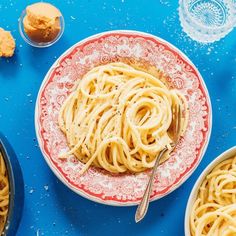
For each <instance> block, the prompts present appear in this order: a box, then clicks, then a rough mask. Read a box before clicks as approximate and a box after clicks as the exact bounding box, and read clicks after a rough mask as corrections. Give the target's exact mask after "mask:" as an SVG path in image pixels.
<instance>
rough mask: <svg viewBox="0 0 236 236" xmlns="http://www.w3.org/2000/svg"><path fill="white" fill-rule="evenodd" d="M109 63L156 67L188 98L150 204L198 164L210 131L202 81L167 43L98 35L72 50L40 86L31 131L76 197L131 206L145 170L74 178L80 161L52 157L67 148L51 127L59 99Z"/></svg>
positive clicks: (141, 36) (130, 34) (134, 35)
mask: <svg viewBox="0 0 236 236" xmlns="http://www.w3.org/2000/svg"><path fill="white" fill-rule="evenodd" d="M112 61H125V62H127V63H138V64H139V65H141V66H144V67H146V69H148V67H150V68H158V69H160V70H161V71H163V72H164V73H165V74H166V75H167V81H168V83H169V86H170V87H174V88H176V89H178V90H180V91H181V92H182V93H183V94H184V95H185V96H186V98H187V100H188V104H189V108H190V121H189V125H188V128H187V131H186V133H185V136H184V137H183V139H182V141H181V142H180V143H179V145H178V147H177V148H176V150H175V151H174V152H173V153H172V155H171V156H170V158H169V159H168V160H167V161H166V162H164V163H163V164H161V165H160V166H159V168H158V171H157V174H156V176H155V180H154V186H153V192H152V195H151V199H152V200H155V199H158V198H161V197H163V196H164V195H167V194H168V193H170V192H171V191H173V190H174V189H176V188H177V187H179V186H180V185H181V184H182V183H183V182H184V181H185V180H186V179H187V178H188V177H189V176H190V174H191V173H192V172H193V170H194V169H195V168H196V167H197V166H198V164H199V162H200V160H201V159H202V156H203V154H204V152H205V150H206V147H207V144H208V140H209V136H210V132H211V104H210V99H209V95H208V92H207V89H206V86H205V84H204V82H203V79H202V77H201V75H200V74H199V72H198V70H197V69H196V68H195V66H194V65H193V64H192V63H191V61H190V60H189V59H188V58H187V57H186V56H185V55H184V54H183V53H182V52H180V51H179V50H178V49H176V48H175V47H174V46H172V45H171V44H169V43H167V42H166V41H164V40H162V39H160V38H157V37H155V36H153V35H150V34H146V33H141V32H135V31H111V32H105V33H101V34H98V35H95V36H92V37H89V38H87V39H85V40H83V41H81V42H79V43H77V44H76V45H74V46H72V47H71V48H70V49H69V50H68V51H66V52H65V53H64V54H63V55H62V56H61V57H60V58H59V59H58V60H57V61H56V62H55V63H54V65H53V66H52V67H51V69H50V70H49V72H48V73H47V75H46V77H45V79H44V81H43V83H42V85H41V88H40V90H39V94H38V99H37V103H36V110H35V127H36V133H37V137H38V142H39V145H40V148H41V150H42V153H43V155H44V158H45V160H46V161H47V163H48V165H49V166H50V168H51V169H52V171H53V172H54V173H55V174H56V176H57V177H58V178H59V179H60V180H61V181H62V182H63V183H64V184H65V185H67V186H68V187H69V188H71V189H72V190H73V191H75V192H76V193H78V194H80V195H82V196H84V197H86V198H88V199H91V200H93V201H96V202H99V203H104V204H108V205H119V206H124V205H135V204H137V203H138V202H139V201H140V199H141V197H142V194H143V192H144V189H145V187H146V184H147V181H148V178H149V177H148V176H149V173H150V171H146V172H144V173H140V174H121V175H117V174H116V175H114V174H109V173H108V172H106V171H104V170H101V169H98V168H95V167H91V168H89V170H88V171H87V172H86V173H85V174H84V175H83V176H79V175H78V170H79V169H81V167H82V165H83V164H82V163H80V162H79V161H77V160H76V159H75V158H74V157H70V158H68V159H67V160H61V159H59V158H58V154H59V153H61V152H62V150H64V151H65V150H67V149H68V147H67V144H66V139H65V137H64V135H63V134H62V133H61V131H60V130H59V127H58V124H57V117H58V111H59V109H60V107H61V105H62V103H63V101H64V100H65V99H66V97H67V96H68V95H69V93H70V92H71V90H72V87H73V85H74V84H75V82H76V81H77V80H78V79H81V78H82V76H83V75H84V74H85V73H86V72H87V71H89V70H90V69H92V68H93V67H94V66H97V65H100V64H106V63H109V62H112Z"/></svg>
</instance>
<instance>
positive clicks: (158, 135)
mask: <svg viewBox="0 0 236 236" xmlns="http://www.w3.org/2000/svg"><path fill="white" fill-rule="evenodd" d="M176 105H179V107H180V108H181V113H182V119H181V121H180V122H181V128H182V132H184V131H185V130H186V126H187V122H188V109H187V103H186V99H185V97H184V96H183V95H182V94H181V93H180V92H179V91H177V90H174V89H169V88H168V87H167V86H166V85H165V84H164V82H162V81H161V80H160V79H158V78H156V77H154V76H152V75H151V74H149V73H146V72H144V71H141V70H137V69H135V68H133V67H131V66H129V65H127V64H124V63H110V64H107V65H102V66H98V67H95V68H93V69H92V70H91V71H89V72H88V73H87V74H86V75H84V76H83V78H82V79H81V80H80V81H78V85H77V88H76V90H75V91H74V92H72V93H71V94H70V95H69V97H68V98H67V99H66V101H65V102H64V103H63V105H62V107H61V109H60V114H59V119H58V121H59V126H60V129H61V130H62V131H63V132H64V134H65V135H66V138H67V141H68V144H69V147H70V151H69V152H67V153H64V154H62V155H61V157H67V156H69V155H71V154H74V155H75V156H76V157H77V158H78V159H79V160H80V161H82V162H83V163H86V164H85V166H84V168H83V169H82V171H81V173H84V172H85V171H86V170H87V169H88V168H89V166H90V165H91V164H92V165H94V166H98V167H101V168H103V169H105V170H107V171H109V172H113V173H122V172H126V171H131V172H141V171H144V170H146V169H148V168H152V167H153V166H154V162H155V159H156V156H157V154H158V153H159V152H160V151H162V150H163V149H164V148H165V147H168V148H169V149H171V142H172V139H171V137H170V135H169V133H168V129H169V128H170V126H171V123H172V110H173V108H174V107H176ZM167 156H168V155H167ZM166 158H168V157H166ZM162 161H163V160H162Z"/></svg>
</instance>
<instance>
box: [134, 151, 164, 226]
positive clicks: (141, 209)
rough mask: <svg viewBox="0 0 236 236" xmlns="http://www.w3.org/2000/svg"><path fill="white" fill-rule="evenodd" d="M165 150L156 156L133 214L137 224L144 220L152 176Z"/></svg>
mask: <svg viewBox="0 0 236 236" xmlns="http://www.w3.org/2000/svg"><path fill="white" fill-rule="evenodd" d="M167 150H168V148H167V147H166V148H164V149H163V150H162V151H161V152H160V153H159V154H158V156H157V159H156V162H155V165H154V167H153V169H152V173H151V176H150V178H149V181H148V184H147V187H146V189H145V192H144V194H143V197H142V200H141V202H140V203H139V205H138V208H137V210H136V213H135V222H136V223H138V222H139V221H140V220H142V219H143V218H144V216H145V215H146V213H147V210H148V206H149V199H150V195H151V191H152V185H153V180H154V176H155V173H156V169H157V167H158V165H159V161H160V159H161V157H162V156H163V154H164V153H165V152H166V151H167Z"/></svg>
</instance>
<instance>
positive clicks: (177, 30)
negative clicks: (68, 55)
mask: <svg viewBox="0 0 236 236" xmlns="http://www.w3.org/2000/svg"><path fill="white" fill-rule="evenodd" d="M50 2H52V3H54V4H55V5H56V6H57V7H58V8H59V9H60V10H61V11H62V13H63V15H64V17H65V22H66V27H65V32H64V35H63V37H62V38H61V39H60V41H59V42H58V43H56V44H55V45H53V46H51V47H50V48H46V49H37V48H33V47H30V46H29V45H27V44H26V43H25V42H24V41H23V40H22V39H21V37H20V35H19V31H18V22H17V20H18V17H19V15H20V14H21V11H22V10H23V8H24V7H25V6H26V5H28V4H30V3H32V2H31V1H22V0H21V1H19V0H18V1H17V0H15V1H9V0H0V27H3V28H5V29H7V30H10V31H11V32H12V34H13V36H14V38H15V39H16V45H17V47H16V53H15V56H14V57H13V58H11V59H0V131H2V132H3V133H4V134H5V135H6V136H7V138H8V139H9V141H10V143H11V144H12V145H13V147H14V149H15V151H16V153H17V156H18V159H19V162H20V164H21V167H22V170H23V175H24V181H25V186H24V188H25V205H24V211H23V216H22V221H21V225H20V228H19V230H18V234H17V235H19V236H28V235H36V233H37V232H38V235H52V236H53V235H72V236H73V235H126V234H128V233H129V235H163V236H166V235H168V236H174V235H176V236H177V235H178V236H181V235H184V212H185V207H186V203H187V199H188V196H189V193H190V191H191V188H192V187H193V184H194V182H195V181H196V179H197V177H198V176H199V174H200V173H201V171H202V170H203V169H204V168H205V167H206V165H207V164H208V163H209V162H210V161H212V160H213V159H214V158H215V157H216V156H217V155H219V154H220V153H221V152H222V151H224V150H226V149H228V148H229V147H231V146H233V145H235V143H236V99H235V90H236V40H235V39H236V30H234V31H233V32H231V33H230V34H228V35H227V37H225V38H224V39H223V40H221V41H219V42H216V43H213V44H209V45H203V44H199V43H197V42H195V41H193V40H191V39H190V38H189V37H187V35H186V34H185V33H184V32H183V31H182V29H181V26H180V22H179V18H178V12H177V7H178V3H177V1H171V0H169V1H167V0H162V1H158V0H149V1H146V0H136V1H135V0H133V1H132V0H117V1H101V0H96V1H95V0H74V1H73V0H67V1H66V0H61V1H59V0H57V1H56V0H55V1H50ZM113 29H133V30H140V31H144V32H149V33H152V34H154V35H157V36H159V37H161V38H163V39H165V40H167V41H169V42H171V43H172V44H174V45H175V46H177V47H178V48H179V49H180V50H182V51H183V52H184V53H185V54H186V55H187V56H188V57H189V58H190V59H191V60H192V61H193V63H194V64H195V65H196V66H197V68H198V69H199V71H200V73H201V74H202V76H203V78H204V80H205V82H206V85H207V87H208V90H209V93H210V97H211V101H212V108H213V130H212V136H211V140H210V143H209V146H208V149H207V151H206V154H205V155H204V158H203V160H202V162H201V164H200V165H199V167H198V168H197V170H196V171H195V172H194V174H193V175H192V176H191V177H190V178H189V179H188V180H187V181H186V182H185V183H184V184H183V185H182V186H181V187H180V188H179V189H177V190H176V191H174V192H173V193H171V194H170V195H168V196H167V197H165V198H163V199H161V200H158V201H156V202H153V203H151V205H150V209H149V212H148V214H147V216H146V218H145V219H144V220H143V221H142V222H141V223H139V224H135V222H134V214H135V209H136V207H124V208H120V207H111V206H104V205H100V204H96V203H93V202H91V201H88V200H86V199H83V198H82V197H80V196H78V195H76V194H75V193H73V192H72V191H70V190H69V189H67V188H66V187H65V186H64V185H63V184H62V183H61V182H60V181H58V180H57V178H56V177H55V176H54V174H53V173H52V172H51V171H50V169H49V167H48V166H47V164H46V162H45V161H44V159H43V157H42V155H41V152H40V150H39V147H38V145H37V141H36V136H35V130H34V107H35V101H36V96H37V93H38V89H39V87H40V84H41V82H42V80H43V78H44V76H45V74H46V72H47V71H48V69H49V68H50V66H51V65H52V64H53V62H54V61H55V60H56V59H57V58H58V57H59V56H60V54H61V53H62V52H64V51H65V50H66V49H67V48H69V47H70V46H72V45H73V44H74V43H76V42H78V41H79V40H81V39H84V38H86V37H87V36H90V35H93V34H96V33H98V32H102V31H106V30H113Z"/></svg>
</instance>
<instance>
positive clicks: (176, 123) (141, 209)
mask: <svg viewBox="0 0 236 236" xmlns="http://www.w3.org/2000/svg"><path fill="white" fill-rule="evenodd" d="M172 117H173V118H172V123H171V125H170V128H169V135H170V136H172V137H171V139H172V140H173V142H172V143H171V148H172V149H171V151H170V152H173V151H174V149H175V147H176V145H177V144H178V141H179V139H180V133H181V109H180V106H179V105H176V106H175V109H172ZM171 132H173V133H171ZM167 150H168V148H167V147H165V148H164V149H163V150H162V151H161V152H160V153H159V154H158V156H157V158H156V162H155V165H154V167H153V169H152V173H151V176H150V179H149V181H148V184H147V187H146V189H145V192H144V194H143V198H142V200H141V202H140V203H139V205H138V208H137V210H136V213H135V222H136V223H138V222H139V221H140V220H142V219H143V218H144V216H145V215H146V213H147V210H148V206H149V200H150V195H151V191H152V185H153V180H154V176H155V173H156V169H157V167H158V165H159V162H160V159H161V157H162V156H163V155H164V154H165V153H166V151H167Z"/></svg>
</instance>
